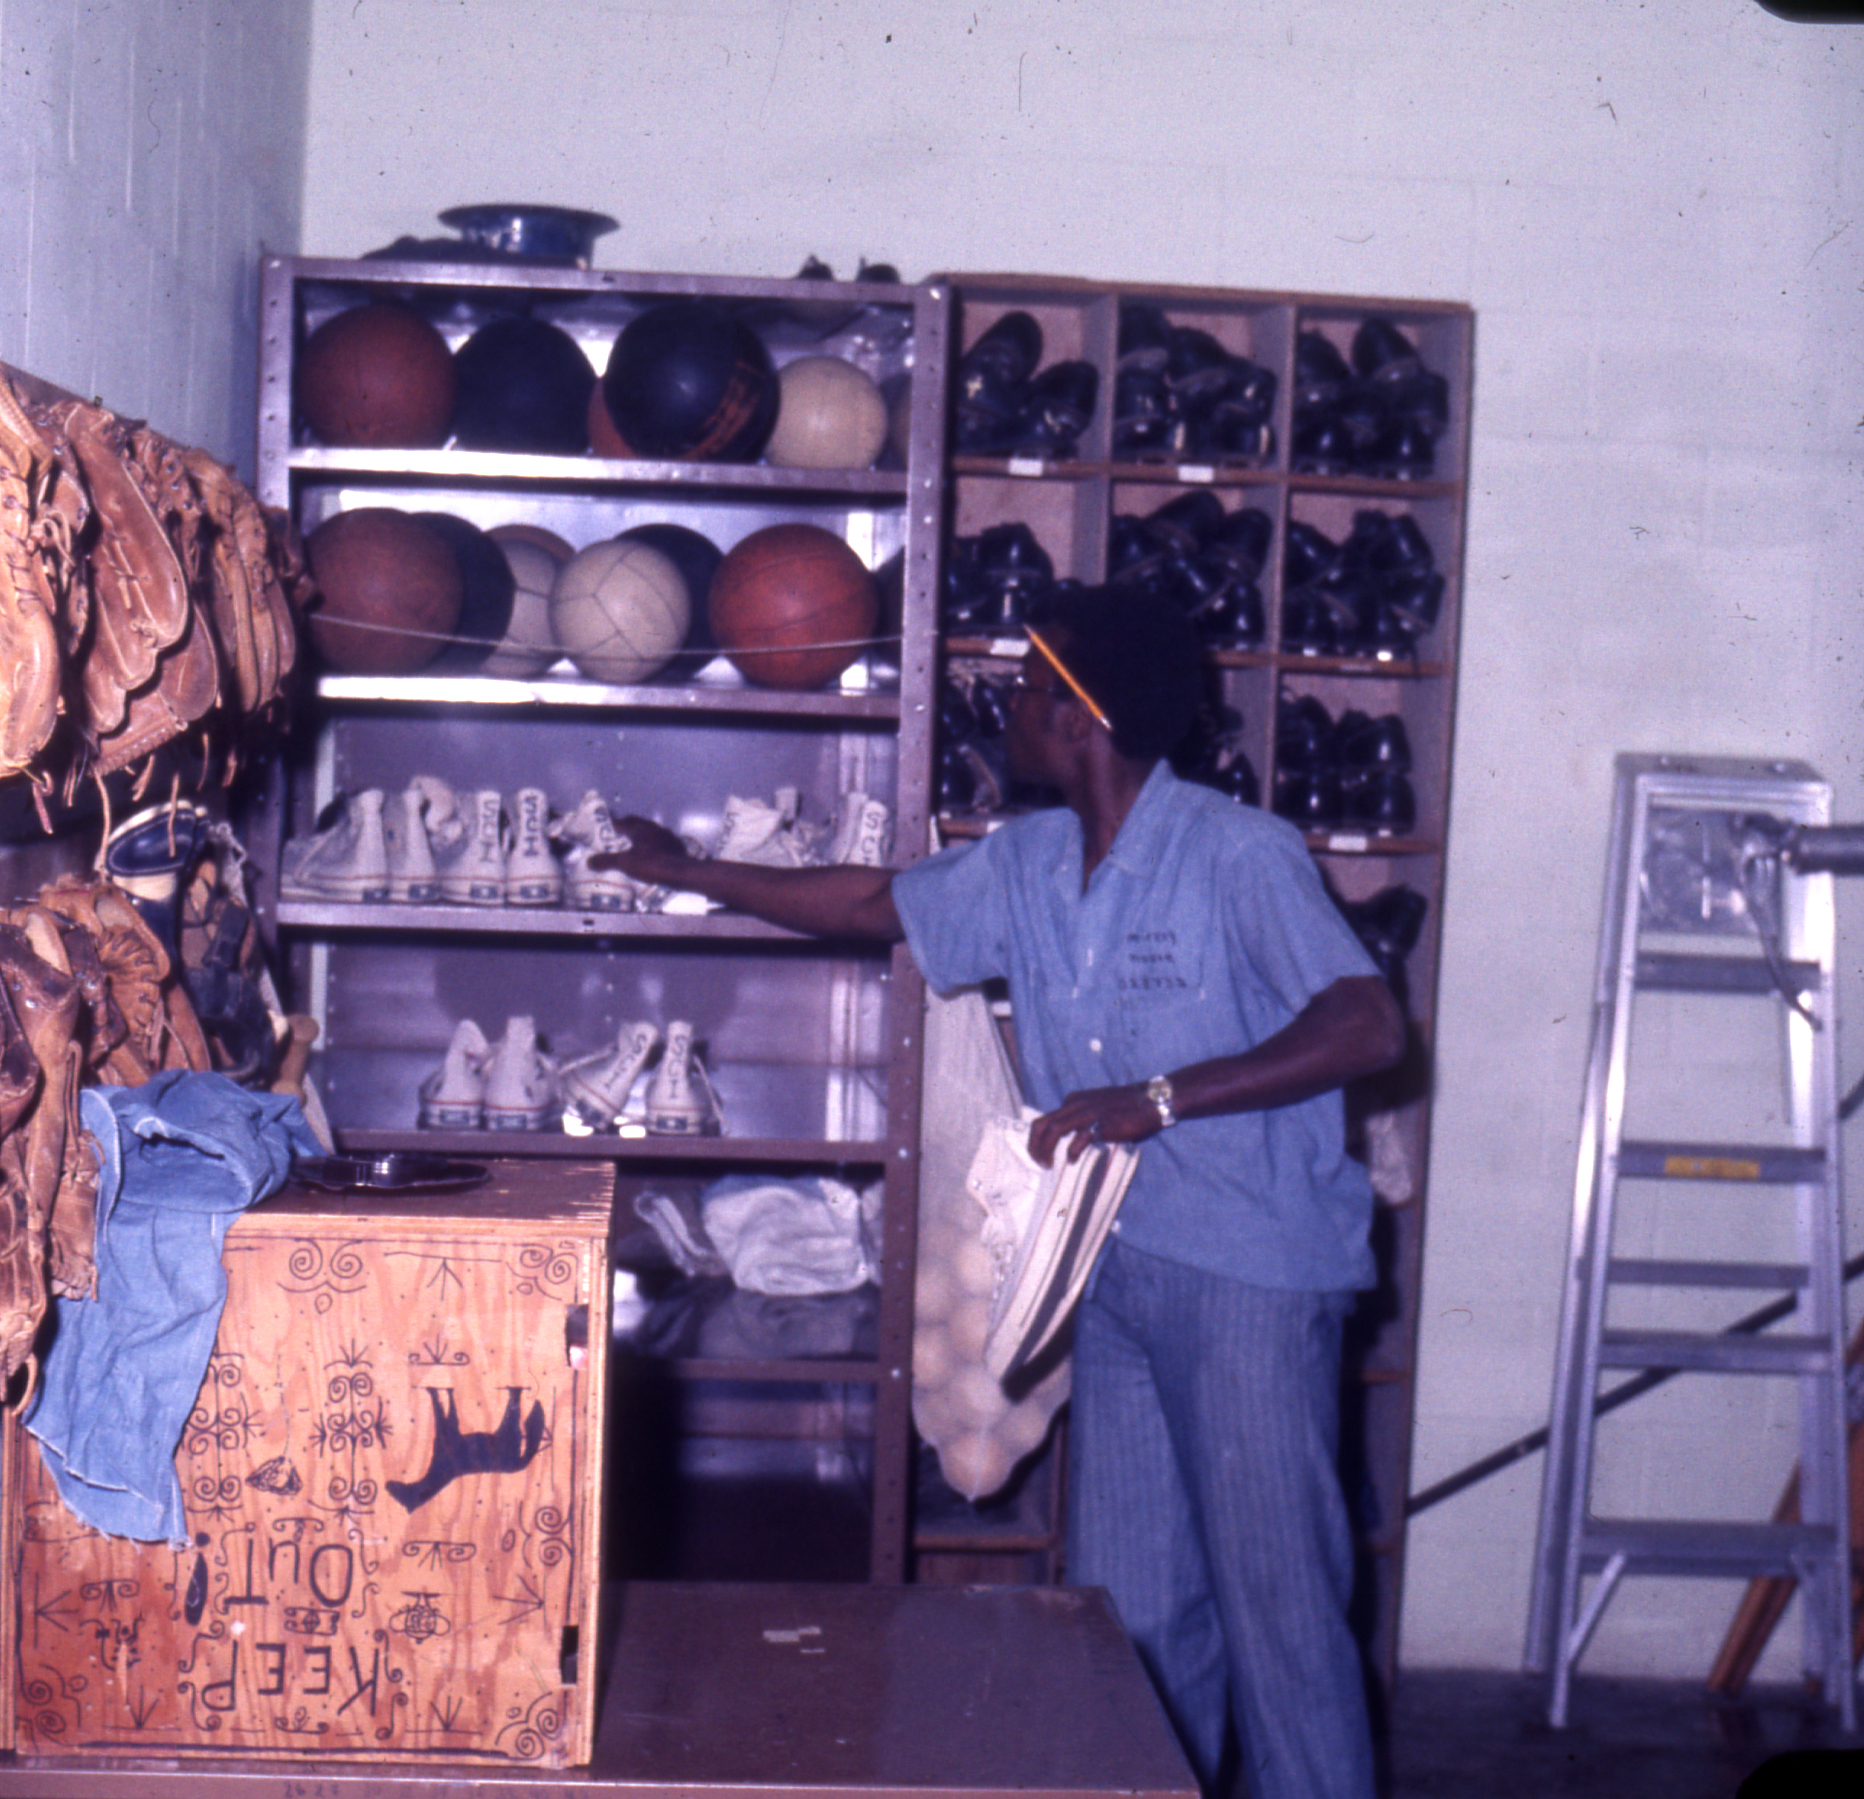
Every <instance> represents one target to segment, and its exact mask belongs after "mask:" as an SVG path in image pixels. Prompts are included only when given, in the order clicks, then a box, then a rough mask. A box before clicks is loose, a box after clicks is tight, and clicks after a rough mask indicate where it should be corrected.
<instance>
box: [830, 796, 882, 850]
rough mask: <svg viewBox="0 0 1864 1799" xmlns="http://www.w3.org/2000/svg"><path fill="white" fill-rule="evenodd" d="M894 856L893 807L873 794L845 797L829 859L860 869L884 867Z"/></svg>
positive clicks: (843, 797)
mask: <svg viewBox="0 0 1864 1799" xmlns="http://www.w3.org/2000/svg"><path fill="white" fill-rule="evenodd" d="M892 853H893V808H892V807H891V806H889V805H888V804H887V803H886V801H885V800H877V799H875V798H874V797H873V796H872V795H871V794H865V793H859V792H855V793H845V794H843V795H842V800H841V815H840V817H839V818H837V819H836V821H835V836H834V839H833V840H832V841H831V843H830V844H829V851H828V859H829V860H830V861H831V862H835V863H840V864H844V865H845V864H854V865H857V866H859V867H861V868H884V867H885V866H886V864H887V858H888V857H889V856H890V855H891V854H892Z"/></svg>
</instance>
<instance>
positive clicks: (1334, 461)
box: [1288, 408, 1359, 475]
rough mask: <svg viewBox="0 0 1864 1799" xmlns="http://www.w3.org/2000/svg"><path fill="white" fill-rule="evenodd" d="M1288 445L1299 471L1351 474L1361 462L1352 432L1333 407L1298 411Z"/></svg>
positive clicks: (1313, 473)
mask: <svg viewBox="0 0 1864 1799" xmlns="http://www.w3.org/2000/svg"><path fill="white" fill-rule="evenodd" d="M1288 447H1289V456H1290V460H1291V461H1292V462H1293V464H1294V469H1295V473H1296V474H1301V475H1350V474H1352V473H1353V471H1354V470H1355V468H1357V466H1358V461H1359V453H1358V450H1357V447H1356V446H1355V445H1354V442H1353V434H1352V432H1351V431H1349V430H1348V429H1347V428H1346V423H1345V421H1344V420H1343V419H1342V418H1341V417H1340V416H1339V414H1338V413H1336V412H1334V411H1333V410H1331V408H1328V409H1325V410H1321V409H1308V410H1306V411H1301V412H1297V413H1296V414H1295V420H1294V436H1293V439H1292V441H1291V442H1290V444H1289V446H1288Z"/></svg>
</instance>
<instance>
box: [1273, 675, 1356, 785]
mask: <svg viewBox="0 0 1864 1799" xmlns="http://www.w3.org/2000/svg"><path fill="white" fill-rule="evenodd" d="M1275 763H1276V767H1277V768H1278V769H1316V768H1324V769H1327V770H1330V771H1333V772H1337V771H1338V769H1339V766H1340V746H1339V737H1338V734H1337V732H1336V731H1335V728H1334V723H1333V719H1332V716H1331V715H1330V714H1329V713H1328V711H1327V708H1326V707H1325V706H1323V705H1322V704H1321V703H1320V701H1319V700H1317V699H1315V698H1314V696H1313V695H1312V694H1311V693H1304V694H1302V695H1301V696H1300V697H1299V698H1298V699H1284V700H1283V702H1282V705H1281V709H1280V710H1279V711H1278V712H1277V713H1276V714H1275Z"/></svg>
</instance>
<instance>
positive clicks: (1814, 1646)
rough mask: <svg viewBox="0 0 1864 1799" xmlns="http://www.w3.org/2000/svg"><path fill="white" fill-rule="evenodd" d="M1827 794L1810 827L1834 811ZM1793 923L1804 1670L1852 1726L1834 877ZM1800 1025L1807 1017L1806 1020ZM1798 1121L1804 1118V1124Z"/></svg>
mask: <svg viewBox="0 0 1864 1799" xmlns="http://www.w3.org/2000/svg"><path fill="white" fill-rule="evenodd" d="M1829 811H1830V798H1829V792H1828V793H1827V795H1826V796H1825V802H1824V804H1823V805H1822V806H1820V807H1818V808H1817V812H1818V816H1817V817H1815V818H1814V819H1812V820H1810V821H1808V822H1814V823H1822V822H1824V818H1825V816H1827V815H1829ZM1790 885H1791V886H1792V887H1793V888H1794V889H1796V893H1795V898H1796V901H1797V904H1796V905H1795V906H1794V908H1793V911H1794V914H1795V917H1794V923H1795V925H1796V926H1798V927H1799V928H1801V929H1803V931H1804V933H1805V937H1806V939H1807V942H1808V947H1809V949H1810V950H1811V951H1812V952H1813V953H1814V954H1815V956H1816V959H1817V961H1818V962H1819V965H1820V971H1821V979H1820V983H1819V992H1818V997H1817V1001H1816V1005H1817V1008H1818V1010H1817V1013H1816V1017H1817V1019H1818V1021H1819V1029H1818V1031H1817V1032H1816V1033H1814V1032H1813V1031H1812V1030H1811V1029H1810V1027H1804V1028H1803V1035H1804V1036H1806V1037H1808V1038H1813V1037H1816V1040H1815V1041H1814V1042H1812V1043H1811V1044H1810V1045H1809V1046H1808V1050H1807V1053H1808V1055H1809V1058H1810V1061H1811V1069H1810V1075H1811V1078H1810V1080H1809V1082H1808V1094H1807V1097H1808V1106H1807V1112H1808V1116H1807V1118H1806V1120H1805V1124H1804V1128H1805V1130H1806V1132H1807V1134H1808V1136H1810V1137H1812V1138H1813V1139H1814V1140H1816V1141H1817V1142H1818V1143H1819V1145H1820V1147H1821V1148H1822V1149H1823V1151H1824V1157H1825V1179H1824V1181H1823V1183H1822V1184H1820V1185H1819V1186H1817V1187H1810V1186H1809V1187H1807V1188H1806V1189H1804V1190H1803V1191H1802V1193H1801V1195H1800V1201H1801V1205H1800V1218H1801V1220H1802V1221H1803V1222H1802V1225H1801V1229H1802V1232H1803V1233H1804V1236H1805V1238H1806V1241H1805V1242H1804V1244H1803V1246H1802V1253H1803V1254H1804V1255H1805V1257H1806V1262H1807V1266H1808V1268H1809V1269H1810V1270H1811V1280H1810V1282H1809V1285H1808V1290H1807V1293H1806V1295H1805V1300H1804V1304H1805V1306H1806V1311H1807V1318H1806V1323H1807V1327H1808V1329H1809V1331H1811V1332H1816V1333H1817V1334H1818V1335H1819V1336H1821V1337H1822V1338H1823V1339H1824V1340H1825V1342H1826V1344H1827V1346H1828V1349H1829V1355H1828V1359H1827V1361H1826V1365H1825V1370H1824V1372H1823V1373H1821V1374H1820V1375H1818V1376H1816V1377H1811V1378H1808V1379H1804V1380H1802V1381H1801V1382H1800V1383H1799V1386H1800V1394H1801V1420H1800V1430H1801V1450H1800V1516H1801V1517H1802V1518H1803V1519H1804V1520H1806V1521H1807V1522H1808V1523H1817V1524H1821V1525H1823V1526H1825V1527H1826V1529H1827V1530H1829V1532H1830V1550H1829V1552H1828V1553H1827V1555H1826V1556H1825V1557H1824V1569H1823V1576H1824V1577H1823V1579H1822V1580H1819V1581H1818V1582H1816V1583H1815V1582H1812V1581H1808V1582H1807V1583H1806V1589H1807V1598H1808V1603H1807V1605H1806V1606H1805V1607H1804V1608H1803V1610H1804V1624H1803V1628H1804V1632H1805V1664H1806V1666H1807V1668H1808V1669H1809V1670H1810V1669H1814V1668H1816V1669H1817V1670H1818V1671H1820V1672H1821V1673H1822V1674H1823V1676H1824V1687H1825V1695H1826V1698H1827V1700H1828V1701H1830V1702H1832V1703H1835V1704H1836V1705H1837V1706H1838V1708H1839V1712H1840V1716H1841V1718H1842V1720H1843V1723H1844V1726H1845V1728H1846V1729H1847V1730H1849V1729H1851V1728H1853V1727H1854V1725H1855V1723H1856V1708H1857V1687H1856V1681H1855V1679H1854V1677H1853V1670H1852V1651H1851V1641H1852V1625H1851V1551H1850V1517H1851V1495H1850V1491H1849V1488H1850V1451H1849V1436H1850V1432H1849V1420H1848V1416H1847V1409H1846V1403H1845V1373H1846V1366H1847V1353H1848V1345H1847V1341H1846V1338H1847V1332H1846V1330H1845V1295H1844V1203H1843V1193H1844V1185H1843V1164H1842V1153H1843V1150H1842V1144H1843V1133H1842V1132H1841V1130H1840V1128H1839V1118H1838V1069H1837V1062H1838V1056H1837V1044H1836V1042H1835V1041H1834V1039H1835V1035H1836V1030H1837V1016H1838V1014H1837V970H1836V962H1837V948H1836V939H1837V922H1836V905H1835V897H1836V896H1835V894H1834V891H1833V880H1832V876H1831V875H1830V874H1824V873H1821V874H1813V875H1807V876H1801V877H1796V878H1795V879H1794V880H1793V881H1792V882H1791V883H1790ZM1798 1022H1799V1023H1800V1024H1801V1025H1802V1027H1803V1026H1804V1021H1803V1020H1800V1021H1798ZM1796 1122H1797V1121H1796Z"/></svg>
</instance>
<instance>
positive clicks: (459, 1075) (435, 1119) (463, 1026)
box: [420, 1018, 492, 1131]
mask: <svg viewBox="0 0 1864 1799" xmlns="http://www.w3.org/2000/svg"><path fill="white" fill-rule="evenodd" d="M491 1053H492V1046H491V1045H490V1044H489V1043H487V1042H486V1040H485V1032H483V1031H482V1030H480V1028H479V1027H478V1026H477V1025H476V1024H474V1023H473V1021H472V1020H471V1019H470V1018H462V1019H461V1020H460V1021H459V1023H458V1024H456V1025H455V1026H454V1027H453V1040H452V1042H450V1043H449V1044H448V1045H447V1054H446V1060H445V1061H444V1062H442V1063H441V1064H440V1066H439V1067H438V1068H436V1069H435V1070H434V1072H433V1073H432V1074H430V1075H429V1076H428V1077H427V1079H426V1080H424V1081H423V1082H422V1083H421V1113H420V1118H421V1129H422V1130H424V1131H476V1130H478V1129H479V1128H480V1127H481V1126H482V1125H483V1124H484V1123H485V1073H486V1063H487V1061H488V1059H489V1058H490V1056H491Z"/></svg>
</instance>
